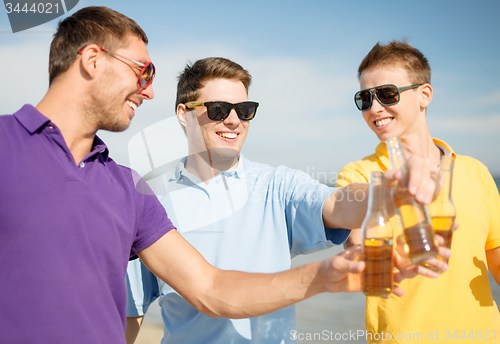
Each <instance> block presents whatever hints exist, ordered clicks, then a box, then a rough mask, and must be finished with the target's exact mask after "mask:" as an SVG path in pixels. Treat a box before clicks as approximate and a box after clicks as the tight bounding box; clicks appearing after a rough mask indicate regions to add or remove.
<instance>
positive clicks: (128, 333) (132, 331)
mask: <svg viewBox="0 0 500 344" xmlns="http://www.w3.org/2000/svg"><path fill="white" fill-rule="evenodd" d="M143 319H144V316H139V317H130V318H127V328H126V329H125V340H126V341H127V344H134V343H135V340H136V339H137V335H138V334H139V330H140V328H141V324H142V320H143Z"/></svg>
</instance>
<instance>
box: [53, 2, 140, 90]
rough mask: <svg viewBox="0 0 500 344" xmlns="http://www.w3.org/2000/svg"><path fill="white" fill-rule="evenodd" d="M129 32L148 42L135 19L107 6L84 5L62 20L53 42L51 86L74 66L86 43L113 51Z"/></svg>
mask: <svg viewBox="0 0 500 344" xmlns="http://www.w3.org/2000/svg"><path fill="white" fill-rule="evenodd" d="M129 34H132V35H135V36H137V37H139V38H140V39H142V41H143V42H144V43H145V44H147V43H148V38H147V36H146V33H144V31H143V30H142V29H141V27H140V26H139V25H138V24H137V23H136V22H135V21H133V20H132V19H130V18H128V17H126V16H124V15H123V14H121V13H118V12H116V11H114V10H112V9H110V8H107V7H100V6H91V7H86V8H82V9H81V10H79V11H77V12H76V13H74V14H73V15H72V16H70V17H68V18H66V19H64V20H62V21H60V22H59V26H58V28H57V32H56V33H55V34H54V38H53V40H52V43H51V45H50V55H49V85H50V84H51V83H52V81H54V79H55V78H56V77H57V76H58V75H60V74H62V73H64V72H66V71H67V70H68V69H69V68H70V67H71V65H72V64H73V63H74V62H75V60H76V56H77V54H78V51H79V50H80V49H82V48H83V47H85V46H86V45H88V44H91V43H95V44H97V45H99V46H101V47H103V48H106V49H108V50H114V49H116V48H118V47H121V46H120V44H121V43H122V42H121V40H122V39H123V38H124V37H125V36H126V35H129Z"/></svg>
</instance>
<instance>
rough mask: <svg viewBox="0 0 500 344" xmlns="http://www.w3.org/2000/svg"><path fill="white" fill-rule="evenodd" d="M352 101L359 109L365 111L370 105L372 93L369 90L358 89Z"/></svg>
mask: <svg viewBox="0 0 500 344" xmlns="http://www.w3.org/2000/svg"><path fill="white" fill-rule="evenodd" d="M354 101H355V102H356V106H357V107H358V109H359V110H361V111H365V110H368V109H369V108H370V107H371V106H372V95H371V93H370V91H360V92H358V93H356V95H355V96H354Z"/></svg>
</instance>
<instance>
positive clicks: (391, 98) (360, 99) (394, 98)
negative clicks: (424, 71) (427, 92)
mask: <svg viewBox="0 0 500 344" xmlns="http://www.w3.org/2000/svg"><path fill="white" fill-rule="evenodd" d="M422 85H423V84H418V85H411V86H405V87H397V86H396V85H392V84H387V85H380V86H377V87H372V88H367V89H366V90H361V91H359V92H356V94H355V95H354V102H355V103H356V106H357V107H358V110H360V111H366V110H369V109H370V108H371V107H372V104H373V96H374V95H375V97H376V98H377V100H378V102H379V103H380V104H381V105H385V106H389V105H394V104H397V103H399V100H400V98H401V93H400V92H401V91H404V90H409V89H410V88H416V87H419V86H422ZM372 90H373V91H375V93H373V91H372Z"/></svg>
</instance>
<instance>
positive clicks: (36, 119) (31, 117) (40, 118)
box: [14, 104, 50, 135]
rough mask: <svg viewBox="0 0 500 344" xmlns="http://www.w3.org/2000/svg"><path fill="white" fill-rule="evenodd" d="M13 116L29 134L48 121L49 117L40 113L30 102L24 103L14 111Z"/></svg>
mask: <svg viewBox="0 0 500 344" xmlns="http://www.w3.org/2000/svg"><path fill="white" fill-rule="evenodd" d="M14 117H15V118H16V119H17V120H18V121H19V123H21V125H22V126H23V127H24V128H25V129H26V130H27V131H28V132H29V133H30V134H31V135H33V134H34V133H35V132H36V131H38V130H39V129H40V128H43V127H45V126H46V125H47V124H49V123H50V119H48V118H47V117H45V116H44V115H42V113H41V112H40V111H38V110H37V109H36V108H35V107H34V106H32V105H30V104H25V105H24V106H23V107H22V108H21V109H20V110H19V111H17V112H16V113H14Z"/></svg>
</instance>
